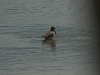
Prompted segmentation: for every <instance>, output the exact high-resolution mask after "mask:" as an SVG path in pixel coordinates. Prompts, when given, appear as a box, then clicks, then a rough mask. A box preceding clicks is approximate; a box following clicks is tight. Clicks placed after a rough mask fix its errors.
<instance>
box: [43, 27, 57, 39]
mask: <svg viewBox="0 0 100 75" xmlns="http://www.w3.org/2000/svg"><path fill="white" fill-rule="evenodd" d="M55 29H56V28H55V27H54V26H52V27H51V29H50V31H48V32H46V33H45V34H44V35H43V36H42V37H44V38H45V39H49V38H51V37H53V36H54V35H56V31H55Z"/></svg>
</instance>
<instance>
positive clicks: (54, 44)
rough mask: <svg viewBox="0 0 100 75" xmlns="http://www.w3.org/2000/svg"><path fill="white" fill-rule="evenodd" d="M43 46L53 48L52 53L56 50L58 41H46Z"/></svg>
mask: <svg viewBox="0 0 100 75" xmlns="http://www.w3.org/2000/svg"><path fill="white" fill-rule="evenodd" d="M42 44H43V45H45V46H46V47H51V49H52V52H54V51H55V50H56V41H55V40H53V39H45V40H43V41H42Z"/></svg>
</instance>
